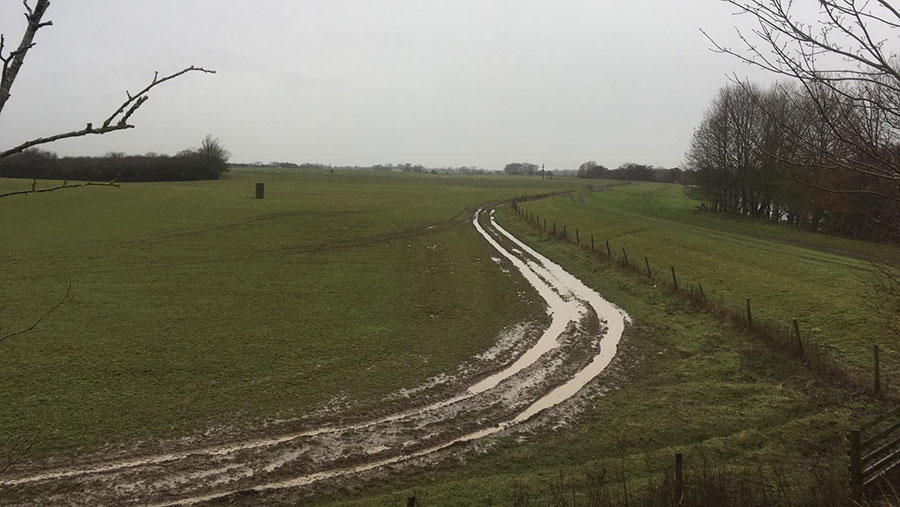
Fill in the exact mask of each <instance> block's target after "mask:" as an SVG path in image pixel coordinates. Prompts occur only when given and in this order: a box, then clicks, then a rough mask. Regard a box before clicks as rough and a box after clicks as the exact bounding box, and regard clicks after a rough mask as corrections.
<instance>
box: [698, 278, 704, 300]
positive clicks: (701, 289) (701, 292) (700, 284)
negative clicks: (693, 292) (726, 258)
mask: <svg viewBox="0 0 900 507" xmlns="http://www.w3.org/2000/svg"><path fill="white" fill-rule="evenodd" d="M697 288H698V289H700V297H702V298H703V300H704V301H706V293H705V292H703V284H702V283H700V282H697Z"/></svg>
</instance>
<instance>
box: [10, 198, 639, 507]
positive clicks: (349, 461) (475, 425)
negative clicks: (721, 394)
mask: <svg viewBox="0 0 900 507" xmlns="http://www.w3.org/2000/svg"><path fill="white" fill-rule="evenodd" d="M472 222H473V225H474V227H475V228H476V230H477V231H478V232H479V233H480V234H481V235H482V236H483V237H484V239H485V240H486V241H488V242H489V243H490V244H491V245H492V246H493V247H494V248H495V249H496V251H497V255H499V256H500V257H497V258H495V259H494V260H495V261H496V262H497V263H498V269H504V267H510V266H511V267H512V268H514V269H515V270H517V271H518V273H519V274H520V275H521V276H524V277H525V278H526V279H527V280H528V282H529V283H530V284H531V285H532V286H533V287H534V289H535V290H536V291H537V292H538V293H539V294H540V296H541V297H542V298H543V299H544V301H545V302H546V305H547V312H548V315H549V317H550V324H549V326H548V327H547V328H546V329H543V330H541V331H540V332H539V334H540V337H539V338H538V339H537V340H536V341H534V342H533V343H532V344H531V347H530V348H528V349H527V350H525V351H524V352H523V353H522V354H521V355H519V356H518V357H516V358H514V359H513V360H512V361H510V362H509V363H508V364H505V365H497V367H496V368H494V369H493V372H494V373H492V374H490V375H487V376H485V377H484V378H482V379H481V380H480V381H478V382H476V383H474V384H472V385H469V386H464V385H461V386H459V388H458V392H457V393H456V394H455V395H452V396H450V397H448V398H446V399H443V400H440V401H436V402H431V403H428V404H417V403H416V401H415V396H413V397H412V398H411V399H410V404H409V407H408V408H407V409H406V410H405V411H401V412H398V413H395V414H391V415H385V416H382V417H378V418H373V419H372V420H368V421H360V422H356V423H349V424H334V425H325V426H321V427H315V428H309V427H308V428H302V427H301V428H296V429H295V430H294V431H285V432H283V433H280V434H273V435H271V436H268V437H265V438H256V439H252V440H244V441H236V442H232V443H228V444H222V445H207V446H202V445H198V446H197V447H196V448H192V449H188V450H179V451H177V452H171V453H161V454H156V455H147V456H135V457H133V458H129V459H118V460H111V461H106V462H104V461H102V460H100V461H98V460H97V459H96V458H95V459H92V460H91V464H83V465H78V464H72V465H70V466H68V467H66V468H58V469H42V470H41V471H40V472H35V471H34V470H36V469H35V468H32V472H30V473H27V472H19V473H18V475H8V476H7V477H4V478H3V479H0V495H2V496H0V497H2V498H3V499H4V500H3V502H2V503H4V504H7V502H10V504H11V505H49V504H56V505H190V504H198V503H203V502H207V501H211V500H215V499H220V498H224V497H228V496H230V495H236V494H240V493H247V492H267V491H273V490H287V491H290V488H302V487H304V486H308V485H311V484H313V483H318V482H322V481H328V480H334V479H335V478H340V477H346V476H351V475H356V474H364V473H366V472H368V471H371V470H374V469H377V468H379V467H383V466H386V465H391V464H398V463H405V462H414V461H416V460H422V459H424V458H425V457H427V456H429V455H432V454H435V453H440V452H445V453H446V452H455V451H456V449H458V448H461V447H464V446H465V445H466V444H467V443H469V442H473V441H477V440H479V439H484V438H488V437H490V436H492V435H496V434H501V433H504V432H509V431H515V427H516V426H517V425H519V424H520V423H523V422H525V421H528V420H529V419H531V418H533V417H535V416H536V415H538V414H540V413H541V412H542V411H544V410H546V409H548V408H550V407H553V406H555V405H557V404H559V403H562V402H564V401H565V400H567V399H569V398H570V397H572V396H573V395H575V394H576V393H577V392H578V391H579V390H580V389H581V388H582V387H584V386H585V385H586V384H587V383H588V382H589V381H590V380H592V379H593V378H594V377H596V376H597V375H598V374H599V373H600V372H602V371H603V369H604V368H606V366H608V365H609V363H610V361H611V360H612V358H613V357H614V356H615V353H616V349H617V346H618V343H619V340H620V339H621V336H622V333H623V331H624V329H625V326H626V323H627V322H628V321H629V318H628V316H627V315H626V314H625V313H624V312H623V311H621V310H620V309H618V308H617V307H615V306H614V305H612V304H611V303H609V302H607V301H606V300H604V299H603V298H602V297H601V296H600V295H599V294H597V293H596V292H595V291H593V290H592V289H590V288H589V287H587V286H585V285H584V284H583V283H581V282H580V281H579V280H578V279H576V278H575V277H574V276H572V275H570V274H569V273H567V272H566V271H565V270H563V269H562V268H561V267H560V266H558V265H556V264H554V263H553V262H551V261H550V260H548V259H546V258H545V257H543V256H542V255H540V254H539V253H537V252H536V251H534V250H532V249H531V248H529V247H528V246H527V245H525V244H524V243H522V242H520V241H519V240H518V239H516V238H515V237H513V236H512V235H511V234H510V233H509V232H507V231H506V230H504V229H503V228H502V227H500V226H499V225H498V224H497V223H496V221H495V220H494V217H493V211H490V212H489V213H488V212H486V211H483V210H482V209H479V210H478V211H477V212H476V213H475V216H474V217H473V221H472ZM508 271H510V276H517V275H516V274H513V273H512V272H511V269H508ZM526 329H527V326H525V325H523V326H521V327H520V328H518V331H517V332H516V333H513V334H512V335H511V336H506V337H504V340H505V341H509V340H510V339H511V338H512V339H513V340H515V339H524V336H525V333H526ZM517 333H518V334H517ZM412 392H415V389H413V390H412ZM334 420H340V417H339V416H336V417H335V418H334ZM451 447H452V449H451Z"/></svg>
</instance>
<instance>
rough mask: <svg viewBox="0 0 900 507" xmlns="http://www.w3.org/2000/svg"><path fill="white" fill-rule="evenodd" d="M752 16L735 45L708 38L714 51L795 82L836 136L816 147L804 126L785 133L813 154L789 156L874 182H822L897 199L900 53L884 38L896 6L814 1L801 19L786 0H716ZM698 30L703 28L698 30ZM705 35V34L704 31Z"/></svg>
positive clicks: (863, 0) (894, 34)
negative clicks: (813, 14) (808, 16)
mask: <svg viewBox="0 0 900 507" xmlns="http://www.w3.org/2000/svg"><path fill="white" fill-rule="evenodd" d="M723 1H725V2H726V3H728V4H730V5H732V6H734V7H736V8H737V10H738V14H742V15H746V16H750V17H752V18H755V21H756V22H757V27H756V28H754V29H753V30H752V32H751V33H745V32H742V31H741V30H738V36H739V38H740V40H741V41H742V42H743V48H742V49H739V50H736V49H732V48H729V47H726V46H724V45H722V44H719V43H717V42H716V41H715V40H714V39H712V38H710V41H712V43H713V45H714V48H715V50H716V51H718V52H721V53H725V54H729V55H732V56H734V57H736V58H737V59H739V60H740V61H742V62H744V63H747V64H750V65H752V66H755V67H758V68H761V69H763V70H767V71H769V72H773V73H775V74H778V75H781V76H786V77H788V78H792V79H794V80H796V81H797V82H799V83H800V86H801V88H802V90H803V91H804V92H805V95H806V100H805V101H803V102H798V104H797V105H798V106H803V107H806V108H807V109H808V111H809V113H810V115H812V116H815V117H816V118H817V120H818V121H819V122H821V123H822V124H823V125H825V126H826V127H827V128H828V129H829V131H830V134H831V136H833V138H834V140H835V141H836V143H829V144H827V145H825V146H823V145H822V144H821V143H818V142H817V140H818V139H817V138H816V137H811V136H807V135H804V134H807V132H796V131H794V132H789V134H790V135H791V137H792V139H793V140H794V141H795V142H796V143H798V144H799V145H801V146H803V147H804V148H805V150H806V151H807V152H809V153H815V155H816V156H815V157H804V158H799V159H795V160H790V161H789V162H792V163H794V164H795V165H797V166H798V167H810V166H815V167H819V168H822V169H827V170H832V171H847V172H853V173H857V174H860V175H864V176H867V177H871V178H874V179H875V180H876V181H877V182H878V185H877V188H869V187H866V188H860V187H840V186H825V185H820V184H817V183H815V182H810V181H805V183H806V184H809V185H811V186H816V187H818V188H820V189H821V190H826V191H829V192H832V193H858V194H867V195H872V196H876V197H880V198H885V199H891V200H896V201H900V191H898V190H900V189H898V187H900V151H898V149H897V147H898V140H900V59H898V56H897V54H896V49H895V48H891V47H890V46H889V45H888V42H891V41H893V42H897V38H898V35H900V33H898V32H900V11H898V9H897V8H895V7H894V6H892V5H891V2H889V1H887V0H868V1H867V0H816V3H817V4H818V6H819V16H818V18H816V19H812V20H803V19H800V17H799V16H797V15H795V13H794V9H793V7H794V2H793V1H791V0H723ZM704 33H705V32H704ZM707 37H709V36H708V35H707Z"/></svg>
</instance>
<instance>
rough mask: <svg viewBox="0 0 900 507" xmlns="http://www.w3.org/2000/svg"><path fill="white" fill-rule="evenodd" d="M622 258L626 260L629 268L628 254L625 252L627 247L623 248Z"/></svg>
mask: <svg viewBox="0 0 900 507" xmlns="http://www.w3.org/2000/svg"><path fill="white" fill-rule="evenodd" d="M622 257H624V258H625V265H626V266H628V254H627V253H626V252H625V247H624V246H623V247H622Z"/></svg>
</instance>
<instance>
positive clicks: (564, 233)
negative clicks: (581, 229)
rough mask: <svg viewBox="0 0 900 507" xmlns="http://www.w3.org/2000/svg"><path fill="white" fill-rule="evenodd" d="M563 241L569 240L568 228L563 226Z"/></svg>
mask: <svg viewBox="0 0 900 507" xmlns="http://www.w3.org/2000/svg"><path fill="white" fill-rule="evenodd" d="M563 239H566V240H567V239H569V233H568V232H566V226H565V225H564V226H563Z"/></svg>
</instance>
